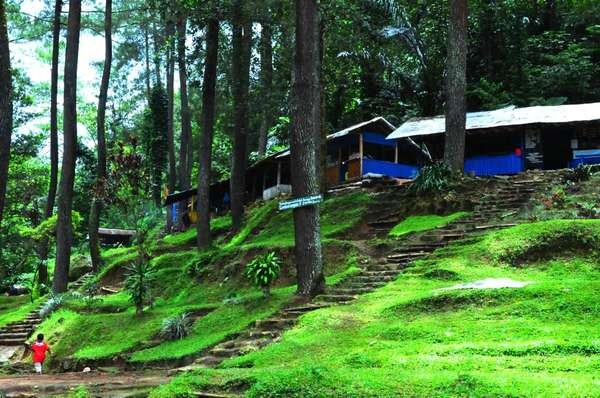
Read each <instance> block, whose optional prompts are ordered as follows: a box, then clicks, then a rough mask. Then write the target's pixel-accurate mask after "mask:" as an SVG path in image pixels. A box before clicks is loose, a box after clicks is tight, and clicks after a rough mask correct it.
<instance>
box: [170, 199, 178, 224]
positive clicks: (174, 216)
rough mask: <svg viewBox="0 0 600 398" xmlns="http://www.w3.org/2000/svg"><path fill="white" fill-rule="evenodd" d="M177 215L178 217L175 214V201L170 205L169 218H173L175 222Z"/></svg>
mask: <svg viewBox="0 0 600 398" xmlns="http://www.w3.org/2000/svg"><path fill="white" fill-rule="evenodd" d="M177 217H178V214H177V203H173V204H172V205H171V219H172V220H173V222H174V223H176V222H177Z"/></svg>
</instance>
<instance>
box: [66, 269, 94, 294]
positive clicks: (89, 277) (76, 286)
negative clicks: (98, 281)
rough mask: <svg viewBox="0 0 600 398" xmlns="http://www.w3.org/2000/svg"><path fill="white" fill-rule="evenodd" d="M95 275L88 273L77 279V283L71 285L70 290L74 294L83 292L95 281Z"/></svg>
mask: <svg viewBox="0 0 600 398" xmlns="http://www.w3.org/2000/svg"><path fill="white" fill-rule="evenodd" d="M94 277H95V275H94V274H93V273H92V272H88V273H87V274H84V275H83V276H82V277H81V278H79V279H77V280H76V281H75V282H71V283H69V290H70V291H72V292H76V291H79V290H81V288H82V287H84V286H85V285H87V284H88V283H89V282H91V281H92V280H93V279H94Z"/></svg>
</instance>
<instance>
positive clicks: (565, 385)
mask: <svg viewBox="0 0 600 398" xmlns="http://www.w3.org/2000/svg"><path fill="white" fill-rule="evenodd" d="M582 227H583V228H584V229H585V230H586V231H587V232H582V233H580V234H579V235H578V236H579V238H578V240H580V241H589V237H590V235H594V234H595V233H596V232H597V231H600V222H583V223H582V222H581V221H567V220H563V221H556V222H549V223H536V224H531V225H524V226H519V227H515V228H512V229H507V230H504V231H499V232H495V233H491V234H489V235H487V236H486V237H484V238H482V239H480V240H478V241H477V242H472V243H469V244H463V245H461V244H457V245H454V246H452V247H451V248H449V249H446V250H443V251H442V252H441V253H437V254H436V256H434V257H433V258H431V259H428V260H423V261H419V262H417V263H415V264H414V266H413V267H411V268H410V269H409V270H407V272H405V273H404V274H402V275H401V276H400V277H399V278H398V279H397V280H396V281H395V282H393V283H390V284H388V285H387V286H385V287H383V288H381V289H378V290H376V291H374V292H373V293H370V294H367V295H364V296H362V297H361V298H359V299H358V300H357V301H355V302H353V303H352V304H351V305H347V306H339V307H332V308H328V309H323V310H319V311H314V312H311V313H309V314H307V315H305V316H304V317H302V318H301V320H300V324H299V325H298V326H297V327H295V328H294V329H292V330H290V331H289V332H287V333H285V334H284V336H283V339H282V341H281V342H280V343H278V344H274V345H271V346H268V347H267V348H265V349H263V350H261V351H258V352H254V353H251V354H249V355H246V356H243V357H240V358H236V359H232V360H229V361H226V362H225V363H224V364H223V365H222V366H221V368H220V369H217V370H205V371H202V372H199V373H196V374H193V375H190V374H188V375H185V376H182V377H181V378H180V379H178V380H177V381H176V382H174V383H172V384H170V385H168V386H164V387H162V388H160V389H157V390H155V392H154V393H153V394H152V397H154V398H159V397H168V396H169V397H172V396H185V395H177V394H180V393H181V394H182V393H183V392H185V391H190V390H192V389H194V388H195V387H194V384H200V385H202V384H220V385H222V386H224V387H225V388H232V386H236V385H240V384H242V385H245V386H246V388H249V390H248V391H247V396H250V397H396V396H427V397H430V396H434V397H436V396H437V397H446V396H469V397H516V396H530V397H539V396H569V397H593V396H600V387H599V386H600V376H599V375H600V372H599V371H600V361H599V360H598V354H599V353H600V340H599V339H598V336H600V302H599V301H598V300H597V292H598V291H600V265H599V264H600V261H598V257H597V254H596V252H595V250H597V249H599V247H598V246H593V245H592V246H590V247H588V249H586V250H582V249H581V248H580V247H578V248H577V249H576V251H574V252H569V251H565V250H564V247H563V248H562V249H561V251H557V252H555V253H554V255H553V256H551V258H546V259H544V260H534V261H530V262H527V263H519V264H514V263H512V262H511V261H509V260H507V259H509V258H511V257H510V256H509V257H506V256H505V254H506V253H507V250H508V249H509V248H512V247H514V246H515V243H516V241H519V242H526V243H525V244H524V245H523V248H522V249H521V250H522V251H523V252H535V251H537V250H538V248H539V247H543V246H544V245H546V242H547V241H548V240H549V239H551V237H552V236H555V235H556V234H559V233H560V232H559V231H562V230H565V229H567V230H570V229H575V230H580V229H581V228H582ZM432 271H437V272H432ZM440 275H442V276H443V277H439V276H440ZM448 275H450V276H452V278H447V277H446V276H448ZM484 278H512V279H514V280H518V281H527V282H531V284H530V285H528V286H526V287H524V288H520V289H509V288H504V289H490V290H475V289H467V290H442V289H443V288H447V287H451V286H454V285H455V284H457V283H463V282H470V281H476V280H480V279H484Z"/></svg>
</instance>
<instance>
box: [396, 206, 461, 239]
mask: <svg viewBox="0 0 600 398" xmlns="http://www.w3.org/2000/svg"><path fill="white" fill-rule="evenodd" d="M468 214H469V213H468V212H464V211H459V212H456V213H452V214H449V215H446V216H438V215H435V214H429V215H426V216H410V217H408V218H406V219H404V220H403V221H402V222H401V223H399V224H397V225H396V226H395V227H394V228H392V230H391V231H390V233H389V235H390V236H391V237H394V238H399V237H401V236H404V235H407V234H412V233H414V232H423V231H429V230H431V229H435V228H439V227H443V226H445V225H447V224H450V223H451V222H453V221H456V220H458V219H461V218H463V217H465V216H467V215H468Z"/></svg>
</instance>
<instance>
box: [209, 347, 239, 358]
mask: <svg viewBox="0 0 600 398" xmlns="http://www.w3.org/2000/svg"><path fill="white" fill-rule="evenodd" d="M209 353H210V355H212V356H215V357H217V358H231V357H234V356H237V355H238V354H239V353H240V349H239V348H213V349H212V350H210V351H209Z"/></svg>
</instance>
